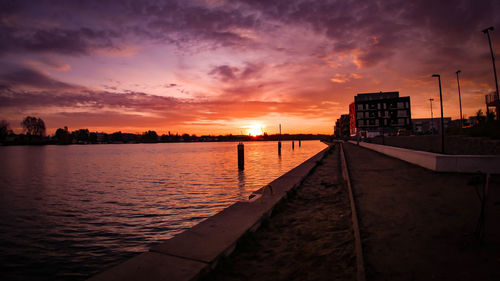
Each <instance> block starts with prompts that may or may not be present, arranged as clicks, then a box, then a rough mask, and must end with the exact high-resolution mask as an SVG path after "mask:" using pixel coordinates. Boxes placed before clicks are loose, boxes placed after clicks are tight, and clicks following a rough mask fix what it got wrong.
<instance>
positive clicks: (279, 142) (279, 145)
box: [278, 124, 281, 155]
mask: <svg viewBox="0 0 500 281" xmlns="http://www.w3.org/2000/svg"><path fill="white" fill-rule="evenodd" d="M278 155H281V124H280V136H279V138H278Z"/></svg>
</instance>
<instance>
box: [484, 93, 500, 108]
mask: <svg viewBox="0 0 500 281" xmlns="http://www.w3.org/2000/svg"><path fill="white" fill-rule="evenodd" d="M485 98H486V105H487V106H496V105H497V104H498V98H497V94H488V95H486V96H485Z"/></svg>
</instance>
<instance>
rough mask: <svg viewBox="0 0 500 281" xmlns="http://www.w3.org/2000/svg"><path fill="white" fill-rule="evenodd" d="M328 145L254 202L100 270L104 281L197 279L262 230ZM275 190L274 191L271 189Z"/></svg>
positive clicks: (263, 190) (232, 208)
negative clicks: (274, 211)
mask: <svg viewBox="0 0 500 281" xmlns="http://www.w3.org/2000/svg"><path fill="white" fill-rule="evenodd" d="M329 149H330V147H327V148H325V149H323V150H322V151H320V152H319V153H317V154H316V155H314V156H313V157H311V158H309V159H308V160H306V161H304V162H303V163H302V164H300V165H299V166H297V167H295V168H293V169H292V170H290V171H288V172H287V173H285V174H284V175H282V176H280V177H279V178H277V179H275V180H273V181H272V182H271V183H269V184H268V185H266V186H264V187H262V188H260V189H259V190H257V191H255V192H254V195H255V196H254V198H252V200H249V201H243V202H241V201H240V202H236V203H234V204H233V205H231V206H229V207H227V208H225V209H224V210H222V211H221V212H219V213H217V214H215V215H213V216H211V217H209V218H208V219H206V220H204V221H202V222H200V223H199V224H197V225H195V226H193V227H192V228H190V229H188V230H186V231H184V232H182V233H180V234H178V235H176V236H174V237H172V238H170V239H168V240H166V241H165V242H163V243H161V244H159V245H157V246H155V247H153V248H151V249H150V251H149V252H146V253H143V254H139V255H138V256H135V257H133V258H131V259H129V260H127V261H125V262H124V263H121V264H119V265H117V266H115V267H112V268H110V269H108V270H106V271H104V272H102V273H99V274H97V275H95V276H93V277H91V278H90V279H88V280H89V281H101V280H110V281H112V280H175V281H177V280H179V281H180V280H183V281H187V280H198V279H200V278H201V277H202V276H204V275H206V274H207V273H208V272H210V271H211V270H212V269H214V268H215V266H216V265H217V263H218V261H219V260H220V258H222V257H224V256H228V255H229V254H231V252H232V251H233V250H234V249H235V248H236V245H237V243H238V241H239V240H240V239H241V238H242V237H243V236H244V235H245V234H246V233H248V232H253V231H255V230H257V229H258V228H259V227H260V225H261V223H262V221H263V220H264V219H266V218H267V217H269V216H270V215H271V213H272V211H273V209H274V207H275V206H276V204H277V203H279V202H280V201H281V200H283V199H285V198H286V196H287V193H288V192H290V191H291V190H293V189H294V188H296V187H298V186H299V185H300V184H301V183H302V181H303V180H304V179H305V178H306V177H307V175H309V174H310V172H311V171H312V170H313V168H314V167H315V166H316V164H317V162H318V161H320V160H321V159H322V158H323V157H324V155H325V152H326V151H328V150H329ZM271 191H272V192H271Z"/></svg>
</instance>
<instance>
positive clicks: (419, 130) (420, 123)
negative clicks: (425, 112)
mask: <svg viewBox="0 0 500 281" xmlns="http://www.w3.org/2000/svg"><path fill="white" fill-rule="evenodd" d="M411 121H412V124H413V133H415V134H419V135H422V134H437V133H439V132H441V118H440V117H438V118H432V119H431V118H416V119H412V120H411ZM443 123H444V129H445V130H446V128H448V125H449V124H450V123H451V117H444V118H443Z"/></svg>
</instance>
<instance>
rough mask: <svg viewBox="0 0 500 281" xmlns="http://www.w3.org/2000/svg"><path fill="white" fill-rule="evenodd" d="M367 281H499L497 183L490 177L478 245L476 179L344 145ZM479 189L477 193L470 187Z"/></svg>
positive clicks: (499, 188)
mask: <svg viewBox="0 0 500 281" xmlns="http://www.w3.org/2000/svg"><path fill="white" fill-rule="evenodd" d="M344 149H345V153H346V157H347V162H348V166H349V170H350V174H351V181H352V186H353V189H354V197H355V198H356V204H357V209H358V216H359V220H360V231H361V238H362V243H363V250H364V259H365V268H366V274H367V278H366V279H367V280H454V281H456V280H500V224H499V222H500V184H499V182H500V179H499V177H498V176H496V177H492V179H491V184H490V190H489V191H490V192H489V198H488V200H487V207H488V210H487V213H486V214H487V216H486V235H485V238H484V242H483V245H482V246H481V245H479V241H478V239H477V238H476V236H475V235H474V234H473V233H474V230H475V228H476V223H477V220H478V215H479V212H480V203H479V200H478V196H477V194H476V190H475V188H476V187H475V186H474V185H471V184H469V183H470V182H472V181H474V179H475V178H477V176H475V175H470V174H455V173H436V172H432V171H429V170H426V169H424V168H421V167H418V166H414V165H412V164H408V163H406V162H403V161H401V160H397V159H394V158H390V157H388V156H385V155H382V154H379V153H377V152H374V151H371V150H368V149H365V148H361V147H358V146H355V145H353V144H345V145H344ZM477 187H481V185H480V184H479V185H477Z"/></svg>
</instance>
